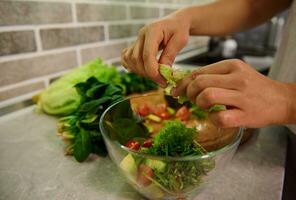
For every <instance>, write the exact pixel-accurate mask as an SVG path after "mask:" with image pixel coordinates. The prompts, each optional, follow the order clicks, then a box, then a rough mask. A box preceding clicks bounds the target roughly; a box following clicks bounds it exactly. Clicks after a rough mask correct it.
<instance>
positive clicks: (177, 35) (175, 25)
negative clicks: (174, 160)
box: [121, 12, 190, 86]
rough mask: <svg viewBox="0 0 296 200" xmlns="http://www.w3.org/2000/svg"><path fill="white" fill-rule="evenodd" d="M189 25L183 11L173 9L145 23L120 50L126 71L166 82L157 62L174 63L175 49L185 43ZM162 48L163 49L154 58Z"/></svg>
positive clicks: (176, 51)
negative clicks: (149, 22) (136, 34)
mask: <svg viewBox="0 0 296 200" xmlns="http://www.w3.org/2000/svg"><path fill="white" fill-rule="evenodd" d="M189 29H190V20H189V17H187V16H186V13H184V12H175V13H173V14H171V15H168V16H167V17H165V18H163V19H160V20H158V21H155V22H152V23H151V24H148V25H146V26H144V27H143V28H142V29H141V30H140V31H139V35H138V39H137V41H136V42H135V43H134V44H133V45H132V46H130V47H128V48H126V49H124V50H123V51H122V54H121V63H122V65H123V66H124V67H125V68H126V69H128V70H129V71H132V72H134V73H137V74H139V75H141V76H144V77H147V78H150V79H151V80H153V81H155V82H157V83H158V84H160V85H161V86H165V85H166V82H165V80H164V79H163V78H162V76H161V75H160V73H159V64H166V65H169V66H171V65H172V64H173V62H174V60H175V57H176V55H177V53H178V52H179V51H180V50H181V49H182V48H183V47H184V46H185V45H186V44H187V41H188V38H189ZM161 49H162V50H163V51H162V53H161V55H160V58H159V59H157V54H158V51H159V50H161Z"/></svg>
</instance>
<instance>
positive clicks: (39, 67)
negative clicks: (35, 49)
mask: <svg viewBox="0 0 296 200" xmlns="http://www.w3.org/2000/svg"><path fill="white" fill-rule="evenodd" d="M77 65H78V64H77V60H76V53H75V51H70V52H63V53H54V54H48V55H43V56H36V57H32V58H25V59H18V60H13V61H6V62H2V63H0V72H1V73H0V86H4V85H9V84H13V83H18V82H21V81H24V80H28V79H31V78H35V77H40V76H44V75H49V74H52V73H57V72H60V71H65V70H68V69H71V68H74V67H76V66H77Z"/></svg>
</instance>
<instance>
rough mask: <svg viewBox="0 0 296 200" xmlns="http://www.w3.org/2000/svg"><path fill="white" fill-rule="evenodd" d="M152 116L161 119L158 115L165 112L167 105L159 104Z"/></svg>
mask: <svg viewBox="0 0 296 200" xmlns="http://www.w3.org/2000/svg"><path fill="white" fill-rule="evenodd" d="M153 112H154V114H155V115H157V116H158V117H161V116H160V115H161V114H162V113H164V112H167V105H166V104H159V105H157V106H156V107H155V108H154V111H153Z"/></svg>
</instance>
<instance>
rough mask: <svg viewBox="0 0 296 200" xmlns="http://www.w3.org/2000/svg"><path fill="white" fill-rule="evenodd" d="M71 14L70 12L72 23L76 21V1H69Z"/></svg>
mask: <svg viewBox="0 0 296 200" xmlns="http://www.w3.org/2000/svg"><path fill="white" fill-rule="evenodd" d="M71 14H72V21H73V23H74V24H76V23H77V13H76V3H75V2H72V3H71Z"/></svg>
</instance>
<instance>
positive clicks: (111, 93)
mask: <svg viewBox="0 0 296 200" xmlns="http://www.w3.org/2000/svg"><path fill="white" fill-rule="evenodd" d="M75 87H76V89H77V91H78V94H80V96H81V101H82V104H81V105H80V107H79V109H77V111H76V112H75V113H73V114H72V115H70V116H67V117H64V118H61V119H60V122H59V124H60V125H59V132H61V133H64V132H66V133H67V134H68V135H71V136H73V137H72V138H71V141H72V143H73V144H71V145H70V149H68V150H69V151H70V152H73V155H74V157H75V158H76V160H77V161H79V162H82V161H84V160H85V159H86V158H87V157H88V155H89V154H90V153H96V154H99V155H106V154H107V152H106V149H105V145H104V142H103V138H102V136H101V133H100V130H99V119H100V116H101V115H102V113H103V112H104V110H105V109H106V108H107V107H109V106H110V105H111V104H113V103H115V102H117V101H119V100H122V99H123V97H124V96H123V94H122V93H123V89H122V87H121V86H118V85H115V84H111V83H110V84H107V83H104V82H100V81H98V80H97V79H96V78H94V77H91V78H89V79H88V80H86V81H85V82H81V83H79V84H77V85H76V86H75ZM62 135H63V134H62ZM71 148H73V149H72V150H71Z"/></svg>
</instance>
